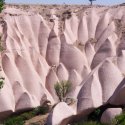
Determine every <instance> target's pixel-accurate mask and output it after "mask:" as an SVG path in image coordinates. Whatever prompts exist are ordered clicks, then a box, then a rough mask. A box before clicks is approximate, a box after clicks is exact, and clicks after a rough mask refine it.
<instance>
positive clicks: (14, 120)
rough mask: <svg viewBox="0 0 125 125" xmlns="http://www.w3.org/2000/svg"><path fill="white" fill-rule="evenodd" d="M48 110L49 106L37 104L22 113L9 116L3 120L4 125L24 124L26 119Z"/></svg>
mask: <svg viewBox="0 0 125 125" xmlns="http://www.w3.org/2000/svg"><path fill="white" fill-rule="evenodd" d="M48 110H49V108H48V106H47V105H45V106H43V107H41V106H39V107H37V108H34V109H33V110H32V111H29V112H25V113H22V114H20V115H19V116H11V117H10V118H8V119H6V120H5V121H4V125H24V123H25V121H26V120H29V119H31V118H33V117H35V116H37V115H43V114H45V113H47V112H48Z"/></svg>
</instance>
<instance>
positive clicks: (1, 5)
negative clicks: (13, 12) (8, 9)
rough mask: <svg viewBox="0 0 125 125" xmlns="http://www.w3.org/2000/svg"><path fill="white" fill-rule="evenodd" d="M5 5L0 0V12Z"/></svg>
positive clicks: (2, 0)
mask: <svg viewBox="0 0 125 125" xmlns="http://www.w3.org/2000/svg"><path fill="white" fill-rule="evenodd" d="M4 4H5V0H0V12H1V11H2V10H3V8H4Z"/></svg>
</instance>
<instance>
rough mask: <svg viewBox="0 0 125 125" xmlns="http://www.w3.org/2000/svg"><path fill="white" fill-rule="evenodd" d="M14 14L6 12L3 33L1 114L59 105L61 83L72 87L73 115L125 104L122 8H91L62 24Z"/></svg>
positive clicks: (39, 16)
mask: <svg viewBox="0 0 125 125" xmlns="http://www.w3.org/2000/svg"><path fill="white" fill-rule="evenodd" d="M16 11H17V10H16V9H6V10H5V11H4V12H3V13H4V21H5V25H3V26H1V27H0V29H1V30H0V31H1V33H2V34H3V36H2V39H3V42H4V44H3V46H4V48H5V50H4V51H3V52H2V53H1V71H0V73H1V75H2V76H3V77H4V78H5V81H4V82H5V84H4V87H3V88H2V89H1V90H0V107H1V108H0V114H2V113H5V114H6V112H9V113H12V112H16V111H18V110H25V109H29V108H32V107H36V106H39V105H40V104H41V102H42V100H43V99H44V97H45V96H46V98H47V100H49V101H50V102H51V103H52V104H54V103H56V102H58V97H57V95H56V93H55V90H54V84H55V83H56V82H58V81H62V80H69V81H71V83H72V90H71V93H70V94H69V95H70V97H71V96H72V98H74V99H75V100H76V101H78V102H77V105H76V106H75V108H77V111H75V115H77V114H78V115H79V114H82V115H83V116H85V115H88V114H87V113H85V114H84V111H85V112H88V113H89V112H91V111H92V109H94V108H97V107H99V106H101V105H103V104H105V103H111V104H113V105H122V104H125V101H124V100H123V98H124V96H125V93H124V92H123V91H124V86H125V85H124V83H125V82H124V81H125V80H124V73H125V64H124V62H125V56H124V55H125V44H124V42H125V7H124V6H120V7H118V6H117V7H114V8H113V7H111V8H108V7H100V8H96V7H92V8H88V9H85V10H84V11H80V12H79V11H78V12H77V14H75V13H72V16H71V18H70V19H66V20H63V21H64V22H63V24H60V20H59V18H58V17H55V15H54V16H53V18H54V19H53V21H51V22H48V21H47V20H45V19H44V18H43V17H42V16H41V15H40V14H36V13H29V12H22V11H20V10H18V11H17V13H16ZM61 23H62V22H61ZM60 25H63V30H62V31H61V33H60V29H59V28H60V27H59V26H60ZM119 97H120V98H119ZM60 108H61V105H60ZM62 108H63V106H62ZM55 110H56V109H55ZM110 112H112V110H111V111H110ZM105 114H107V113H105ZM105 114H104V115H105ZM109 114H110V113H109ZM58 115H60V114H58ZM60 117H61V115H60ZM60 119H63V118H60ZM102 119H103V116H102ZM54 123H55V122H54ZM53 125H55V124H53Z"/></svg>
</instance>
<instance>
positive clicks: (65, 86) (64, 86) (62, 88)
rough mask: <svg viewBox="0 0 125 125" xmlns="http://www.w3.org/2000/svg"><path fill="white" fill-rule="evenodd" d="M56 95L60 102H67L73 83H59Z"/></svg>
mask: <svg viewBox="0 0 125 125" xmlns="http://www.w3.org/2000/svg"><path fill="white" fill-rule="evenodd" d="M54 88H55V91H56V94H57V96H58V98H59V100H60V101H65V98H66V95H67V93H68V92H69V91H70V88H71V83H70V82H69V81H61V82H57V83H56V84H55V85H54Z"/></svg>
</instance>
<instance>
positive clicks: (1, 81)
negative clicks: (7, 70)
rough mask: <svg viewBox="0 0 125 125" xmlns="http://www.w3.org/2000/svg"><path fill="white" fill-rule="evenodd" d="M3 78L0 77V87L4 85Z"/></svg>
mask: <svg viewBox="0 0 125 125" xmlns="http://www.w3.org/2000/svg"><path fill="white" fill-rule="evenodd" d="M4 79H5V78H3V77H1V78H0V89H2V88H3V85H4Z"/></svg>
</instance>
